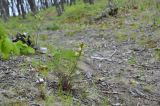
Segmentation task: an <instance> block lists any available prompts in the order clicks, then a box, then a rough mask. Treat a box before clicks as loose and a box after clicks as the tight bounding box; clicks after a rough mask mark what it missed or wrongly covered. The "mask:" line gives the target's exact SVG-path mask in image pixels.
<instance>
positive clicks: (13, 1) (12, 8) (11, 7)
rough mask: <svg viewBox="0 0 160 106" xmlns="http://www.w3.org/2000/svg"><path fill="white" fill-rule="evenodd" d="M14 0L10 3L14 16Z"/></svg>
mask: <svg viewBox="0 0 160 106" xmlns="http://www.w3.org/2000/svg"><path fill="white" fill-rule="evenodd" d="M14 2H15V1H14V0H11V4H12V7H11V8H12V13H13V16H14V17H15V16H16V12H15V9H14Z"/></svg>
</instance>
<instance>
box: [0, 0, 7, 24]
mask: <svg viewBox="0 0 160 106" xmlns="http://www.w3.org/2000/svg"><path fill="white" fill-rule="evenodd" d="M8 5H9V2H8V0H0V13H1V17H2V18H3V19H4V20H5V21H6V20H7V19H8V17H9V6H8Z"/></svg>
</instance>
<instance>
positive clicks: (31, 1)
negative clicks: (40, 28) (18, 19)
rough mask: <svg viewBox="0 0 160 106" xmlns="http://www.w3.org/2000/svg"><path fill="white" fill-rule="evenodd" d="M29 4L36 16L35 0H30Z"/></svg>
mask: <svg viewBox="0 0 160 106" xmlns="http://www.w3.org/2000/svg"><path fill="white" fill-rule="evenodd" d="M28 3H29V5H30V8H31V11H32V12H33V14H35V13H36V12H37V7H36V3H35V0H28Z"/></svg>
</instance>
